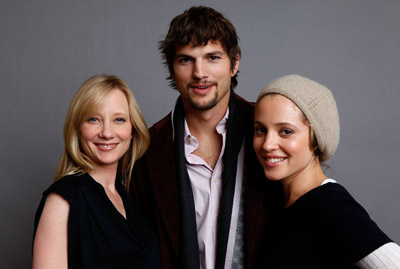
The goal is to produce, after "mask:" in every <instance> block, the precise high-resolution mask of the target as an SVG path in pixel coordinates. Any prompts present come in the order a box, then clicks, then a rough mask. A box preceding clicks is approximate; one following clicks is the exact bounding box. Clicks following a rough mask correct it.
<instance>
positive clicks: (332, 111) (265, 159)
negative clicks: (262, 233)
mask: <svg viewBox="0 0 400 269" xmlns="http://www.w3.org/2000/svg"><path fill="white" fill-rule="evenodd" d="M254 129H255V132H254V143H253V146H254V150H255V152H256V153H257V157H258V159H259V161H260V163H261V165H262V167H263V169H264V173H265V176H266V177H267V178H268V179H269V180H272V181H279V182H281V184H282V187H283V190H284V194H285V201H284V206H283V208H282V210H281V211H280V212H279V213H278V214H277V215H276V216H275V219H274V220H273V222H272V224H271V226H270V227H268V229H267V235H266V238H265V241H264V242H265V248H264V249H262V253H260V256H261V257H262V259H263V260H262V261H261V264H262V267H263V268H280V269H282V268H352V267H354V266H358V267H361V268H400V247H399V246H398V245H397V244H395V243H394V242H392V240H391V239H390V238H389V237H387V236H386V235H385V234H384V233H383V232H382V231H381V230H380V229H379V227H378V226H377V225H376V224H375V222H373V221H372V220H371V218H370V217H369V215H368V213H367V212H366V211H365V210H364V208H363V207H362V206H361V205H360V204H358V203H357V202H356V201H355V200H354V199H353V197H352V196H351V195H350V194H349V193H348V192H347V191H346V189H345V188H344V187H343V186H341V185H340V184H338V183H336V181H335V180H333V179H328V178H327V176H326V175H325V174H324V172H323V170H322V168H321V163H323V162H324V161H326V160H328V159H329V158H330V157H331V156H332V155H333V154H334V153H335V151H336V148H337V146H338V143H339V135H340V125H339V115H338V111H337V107H336V102H335V99H334V97H333V95H332V93H331V91H330V90H329V89H328V88H326V87H325V86H323V85H321V84H319V83H317V82H315V81H312V80H310V79H308V78H304V77H301V76H299V75H288V76H284V77H281V78H278V79H276V80H274V81H272V82H271V83H269V84H268V85H267V86H266V87H265V88H264V89H263V90H262V91H261V93H260V95H259V97H258V99H257V103H256V110H255V119H254Z"/></svg>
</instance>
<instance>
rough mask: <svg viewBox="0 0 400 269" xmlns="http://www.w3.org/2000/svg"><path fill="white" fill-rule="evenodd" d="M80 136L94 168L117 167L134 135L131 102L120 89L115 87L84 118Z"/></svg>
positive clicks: (83, 147)
mask: <svg viewBox="0 0 400 269" xmlns="http://www.w3.org/2000/svg"><path fill="white" fill-rule="evenodd" d="M79 138H80V141H81V146H82V149H83V151H84V153H85V154H86V155H87V156H88V157H89V158H90V160H91V161H92V165H93V166H94V168H95V170H96V169H99V168H115V169H116V168H117V167H118V160H119V159H120V158H121V157H122V156H123V155H124V154H125V153H126V152H127V151H128V149H129V146H130V143H131V138H132V123H131V121H130V115H129V105H128V101H127V99H126V97H125V94H124V93H123V92H122V91H121V90H119V89H115V90H113V91H112V92H111V93H110V94H108V95H107V96H106V97H105V98H104V100H103V101H102V102H101V103H100V105H99V106H98V107H97V108H96V109H95V110H94V111H93V113H91V114H90V115H88V117H86V118H85V119H84V120H83V122H82V124H81V126H80V137H79Z"/></svg>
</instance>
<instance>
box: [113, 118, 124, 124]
mask: <svg viewBox="0 0 400 269" xmlns="http://www.w3.org/2000/svg"><path fill="white" fill-rule="evenodd" d="M115 121H116V122H119V123H123V122H126V119H124V118H116V119H115Z"/></svg>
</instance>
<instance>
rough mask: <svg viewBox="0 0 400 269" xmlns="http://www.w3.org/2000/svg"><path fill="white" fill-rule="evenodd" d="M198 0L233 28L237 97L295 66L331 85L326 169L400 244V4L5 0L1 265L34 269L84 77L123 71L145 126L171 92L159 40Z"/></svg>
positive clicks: (0, 58)
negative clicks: (43, 203) (35, 241)
mask: <svg viewBox="0 0 400 269" xmlns="http://www.w3.org/2000/svg"><path fill="white" fill-rule="evenodd" d="M199 4H203V5H209V6H212V7H214V8H216V9H218V10H220V11H221V12H222V13H223V14H225V15H226V16H227V17H228V18H229V19H230V20H231V21H232V22H233V24H234V25H235V26H236V28H237V31H238V34H239V36H240V38H241V41H240V45H241V48H242V51H243V55H242V59H241V61H240V75H239V85H238V88H237V90H236V92H237V93H238V94H240V95H242V96H243V97H245V98H246V99H248V100H253V101H254V100H255V99H256V97H257V94H258V92H259V91H260V90H261V89H262V87H263V86H264V85H265V84H266V83H267V82H268V81H270V80H272V79H274V78H276V77H279V76H282V75H285V74H292V73H298V74H301V75H303V76H307V77H310V78H312V79H314V80H317V81H319V82H321V83H323V84H325V85H327V86H328V87H329V88H331V89H332V91H333V93H334V95H335V97H336V99H337V103H338V107H339V112H340V116H341V126H342V132H341V143H340V145H339V148H338V151H337V153H336V155H335V156H334V157H333V158H332V159H331V160H330V161H329V162H328V164H329V165H330V166H331V170H330V171H329V175H330V176H331V177H333V178H335V179H336V180H338V181H339V182H340V183H342V184H343V185H345V186H346V187H347V188H348V189H349V191H350V192H351V193H352V194H353V195H354V196H355V198H356V199H357V200H358V201H359V202H360V203H361V204H362V205H363V206H364V207H365V208H366V209H367V210H368V212H369V213H370V215H371V216H372V218H373V219H374V220H375V221H376V222H377V223H378V224H379V226H380V227H381V228H382V229H383V230H384V231H385V232H386V233H387V234H388V235H389V236H390V237H391V238H392V239H393V240H395V241H397V242H398V243H399V242H400V229H399V226H400V216H399V212H400V194H399V191H400V180H399V176H398V174H399V167H400V157H399V156H400V153H399V152H400V143H399V139H400V127H399V118H400V110H399V103H400V91H399V89H398V88H399V86H398V84H399V78H400V66H399V63H400V53H399V48H400V32H399V27H400V16H399V14H400V2H399V1H397V0H393V1H390V0H383V1H367V0H335V1H333V0H332V1H327V0H326V1H323V0H322V1H321V0H320V1H317V0H306V1H301V0H292V1H289V0H288V1H285V0H279V1H278V0H277V1H272V0H271V1H265V0H260V1H240V0H214V1H211V0H209V1H189V0H186V1H185V0H171V1H161V0H160V1H157V2H155V1H147V0H146V1H129V0H125V1H123V0H115V1H109V0H80V1H75V0H71V1H58V0H34V1H32V0H9V1H7V0H1V8H0V38H1V41H0V85H1V90H0V109H1V113H0V126H1V127H0V128H1V129H0V130H1V131H0V141H1V144H2V145H1V147H0V152H1V154H0V158H1V160H0V174H1V181H0V199H1V203H0V207H1V212H2V213H1V214H2V217H1V221H0V238H1V240H0V241H1V243H0V267H1V268H29V267H30V265H31V242H32V230H33V219H34V213H35V210H36V207H37V205H38V203H39V200H40V198H41V193H42V191H43V190H44V189H45V188H47V186H48V185H49V184H50V183H51V181H52V175H53V172H54V170H55V167H56V164H57V162H58V160H59V157H60V155H61V152H62V150H63V141H62V128H63V122H64V119H65V115H66V112H67V108H68V105H69V103H70V101H71V99H72V97H73V95H74V94H75V92H76V91H77V89H78V87H79V86H80V84H81V83H82V82H83V81H84V80H85V79H86V78H87V77H89V76H91V75H94V74H101V73H106V74H116V75H119V76H121V77H122V78H123V79H125V80H126V81H127V82H128V84H129V85H131V87H132V89H133V92H134V94H135V96H136V98H137V100H138V103H139V105H140V107H141V109H142V110H143V113H144V116H145V118H146V121H147V123H148V125H149V126H150V125H152V124H153V123H154V122H156V121H157V120H158V119H160V118H161V117H162V116H164V115H165V114H166V113H168V112H169V111H170V109H171V107H172V106H173V104H174V101H175V99H176V97H177V93H176V92H175V91H174V90H172V89H171V88H169V87H168V86H167V81H166V80H165V77H167V71H166V68H165V67H164V66H162V65H161V58H160V55H159V52H158V50H157V41H158V40H160V39H161V38H162V37H163V36H164V34H165V33H166V31H167V28H168V23H169V22H170V20H171V19H172V18H173V17H174V16H175V15H177V14H178V13H180V12H182V11H183V10H185V9H187V8H188V7H190V6H192V5H199ZM160 161H161V162H162V161H163V160H160Z"/></svg>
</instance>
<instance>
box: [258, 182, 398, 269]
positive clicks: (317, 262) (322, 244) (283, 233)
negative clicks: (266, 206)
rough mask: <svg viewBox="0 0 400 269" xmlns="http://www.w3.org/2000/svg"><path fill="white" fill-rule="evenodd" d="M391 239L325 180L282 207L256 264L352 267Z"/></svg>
mask: <svg viewBox="0 0 400 269" xmlns="http://www.w3.org/2000/svg"><path fill="white" fill-rule="evenodd" d="M389 242H392V240H391V239H390V238H389V237H388V236H387V235H386V234H385V233H383V232H382V230H381V229H380V228H379V227H378V226H377V225H376V223H375V222H374V221H373V220H372V219H371V218H370V216H369V215H368V213H367V211H365V209H364V208H363V207H362V206H361V205H360V204H359V203H358V202H357V201H356V200H355V199H354V198H353V197H352V196H351V195H350V193H349V192H347V190H346V189H345V188H344V187H343V186H341V185H339V184H337V183H327V184H324V185H322V186H319V187H317V188H315V189H312V190H311V191H309V192H307V193H306V194H304V195H303V196H301V197H300V198H299V199H298V200H297V201H296V202H294V203H293V204H292V205H291V206H289V207H288V208H285V209H282V211H281V212H280V214H279V216H277V217H276V218H275V219H274V220H273V222H272V224H271V226H270V227H269V229H268V231H267V237H266V238H265V240H264V246H265V248H264V249H263V250H262V251H261V253H260V257H261V260H262V265H263V266H260V268H279V269H286V268H296V269H300V268H307V269H311V268H323V269H329V268H332V269H337V268H356V266H355V265H354V264H355V263H356V262H358V261H359V260H361V259H362V258H364V257H365V256H367V255H368V254H370V253H371V252H373V251H374V250H376V249H377V248H379V247H381V246H383V245H384V244H386V243H389Z"/></svg>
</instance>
